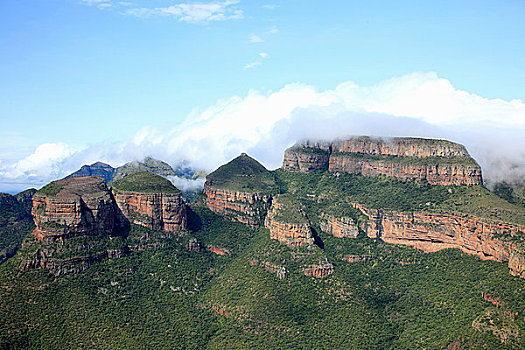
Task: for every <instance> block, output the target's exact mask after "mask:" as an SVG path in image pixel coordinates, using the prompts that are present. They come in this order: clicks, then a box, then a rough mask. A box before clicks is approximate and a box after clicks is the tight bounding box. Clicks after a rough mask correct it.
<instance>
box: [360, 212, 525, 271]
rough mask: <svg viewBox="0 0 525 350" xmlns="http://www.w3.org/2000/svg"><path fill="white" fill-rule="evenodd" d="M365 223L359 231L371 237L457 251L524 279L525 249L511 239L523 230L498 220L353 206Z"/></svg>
mask: <svg viewBox="0 0 525 350" xmlns="http://www.w3.org/2000/svg"><path fill="white" fill-rule="evenodd" d="M355 206H356V207H357V208H359V209H360V210H361V211H362V212H363V213H364V214H365V215H367V216H368V217H369V221H368V222H366V223H365V224H364V225H363V227H362V228H363V230H364V231H365V232H366V233H367V235H368V236H369V237H371V238H378V239H381V240H383V241H385V242H387V243H393V244H404V245H409V246H413V247H415V248H418V249H421V250H423V251H425V252H435V251H438V250H441V249H446V248H458V249H461V250H462V251H463V252H465V253H467V254H473V255H477V256H479V257H480V258H482V259H486V260H495V261H500V262H508V265H509V268H510V273H512V274H513V275H517V276H521V277H525V248H524V247H523V242H515V240H513V238H518V237H521V236H523V233H525V227H524V226H522V225H512V224H508V223H504V222H500V221H494V220H488V219H481V218H477V217H464V216H459V215H458V216H456V215H445V214H433V213H402V212H396V211H383V210H376V209H369V208H365V207H364V206H362V205H359V204H355Z"/></svg>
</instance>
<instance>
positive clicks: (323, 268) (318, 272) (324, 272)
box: [303, 260, 334, 278]
mask: <svg viewBox="0 0 525 350" xmlns="http://www.w3.org/2000/svg"><path fill="white" fill-rule="evenodd" d="M303 272H304V274H305V275H306V276H313V277H317V278H323V277H326V276H329V275H331V274H332V273H334V265H333V264H332V263H330V262H328V260H325V261H324V262H322V263H319V265H310V266H308V267H306V268H305V269H304V270H303Z"/></svg>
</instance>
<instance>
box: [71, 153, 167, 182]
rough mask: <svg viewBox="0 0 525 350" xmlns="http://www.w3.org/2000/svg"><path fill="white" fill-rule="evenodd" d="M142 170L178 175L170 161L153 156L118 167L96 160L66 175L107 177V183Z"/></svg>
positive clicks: (161, 174)
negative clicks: (166, 161)
mask: <svg viewBox="0 0 525 350" xmlns="http://www.w3.org/2000/svg"><path fill="white" fill-rule="evenodd" d="M142 171H145V172H149V173H153V174H157V175H160V176H163V177H166V176H177V173H176V172H175V170H173V168H172V167H171V166H170V165H169V164H168V163H165V162H163V161H161V160H158V159H154V158H151V157H146V158H144V159H143V160H142V161H136V160H135V161H132V162H129V163H126V164H124V165H122V166H120V167H118V168H113V167H112V166H111V165H109V164H106V163H102V162H96V163H93V164H91V165H83V166H82V167H81V168H80V169H79V170H77V171H75V172H74V173H72V174H70V175H68V176H66V179H67V178H71V177H80V176H99V177H101V178H103V179H105V180H106V183H108V184H110V183H112V182H115V181H118V180H120V179H122V178H124V177H125V176H127V175H130V174H134V173H138V172H142Z"/></svg>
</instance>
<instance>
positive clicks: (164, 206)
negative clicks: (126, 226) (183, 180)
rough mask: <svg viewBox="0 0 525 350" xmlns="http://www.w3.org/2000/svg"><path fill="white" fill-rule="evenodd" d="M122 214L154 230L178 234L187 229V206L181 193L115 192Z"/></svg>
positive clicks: (137, 223) (132, 221) (135, 222)
mask: <svg viewBox="0 0 525 350" xmlns="http://www.w3.org/2000/svg"><path fill="white" fill-rule="evenodd" d="M113 192H114V196H115V200H116V202H117V205H118V207H119V208H120V210H122V213H123V214H124V215H125V216H126V217H127V218H128V220H129V221H130V222H131V223H133V224H135V225H140V226H144V227H147V228H150V229H154V230H163V231H169V232H177V231H180V230H183V229H185V228H186V225H187V215H186V205H185V204H184V200H183V199H182V194H181V193H180V192H179V193H162V192H159V193H141V192H134V191H121V190H115V189H114V190H113Z"/></svg>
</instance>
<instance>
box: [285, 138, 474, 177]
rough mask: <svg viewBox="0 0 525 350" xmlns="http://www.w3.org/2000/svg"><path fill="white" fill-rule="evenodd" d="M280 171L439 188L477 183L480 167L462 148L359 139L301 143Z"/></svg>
mask: <svg viewBox="0 0 525 350" xmlns="http://www.w3.org/2000/svg"><path fill="white" fill-rule="evenodd" d="M282 168H283V169H284V170H286V171H292V172H302V173H308V172H310V171H313V170H326V169H328V170H329V171H331V172H345V173H350V174H359V175H363V176H379V175H385V176H390V177H395V178H399V179H402V180H421V181H426V182H428V183H430V184H432V185H444V186H448V185H469V186H470V185H479V184H482V183H483V180H482V176H481V168H480V166H479V165H478V164H477V163H476V162H475V161H474V160H473V159H472V158H471V157H470V156H469V154H468V152H467V150H466V149H465V147H463V146H461V145H459V144H456V143H453V142H450V141H445V140H431V139H418V138H391V139H381V138H371V137H364V136H360V137H351V138H349V139H347V140H340V141H334V142H332V143H326V142H324V143H323V142H303V143H300V144H297V145H295V146H294V147H291V148H289V149H287V150H286V152H285V154H284V160H283V166H282Z"/></svg>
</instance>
